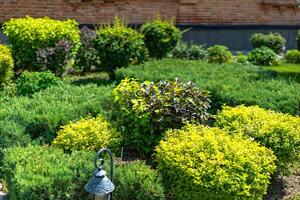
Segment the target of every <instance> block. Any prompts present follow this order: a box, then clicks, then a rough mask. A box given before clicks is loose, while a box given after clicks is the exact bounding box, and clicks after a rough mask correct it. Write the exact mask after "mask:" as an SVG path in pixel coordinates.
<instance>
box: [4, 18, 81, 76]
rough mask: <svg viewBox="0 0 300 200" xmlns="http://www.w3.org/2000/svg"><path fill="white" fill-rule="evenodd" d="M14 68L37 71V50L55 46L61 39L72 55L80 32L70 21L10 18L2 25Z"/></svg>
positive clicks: (78, 43)
mask: <svg viewBox="0 0 300 200" xmlns="http://www.w3.org/2000/svg"><path fill="white" fill-rule="evenodd" d="M3 33H4V34H5V35H6V36H7V38H8V42H9V45H10V46H11V49H12V54H13V57H14V59H15V62H16V63H15V64H16V66H17V68H26V69H28V68H29V69H32V68H33V69H37V70H39V67H40V66H36V63H37V51H38V50H40V49H42V50H45V49H46V48H49V47H55V45H56V43H57V42H59V41H61V40H68V41H69V42H70V43H71V45H72V50H71V53H72V54H73V55H76V53H77V50H78V48H79V46H80V31H79V29H78V23H77V22H76V21H74V20H70V19H68V20H66V21H59V20H53V19H50V18H48V17H44V18H31V17H29V16H27V17H25V18H16V19H10V20H9V21H7V22H5V23H4V24H3Z"/></svg>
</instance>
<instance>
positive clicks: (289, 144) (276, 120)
mask: <svg viewBox="0 0 300 200" xmlns="http://www.w3.org/2000/svg"><path fill="white" fill-rule="evenodd" d="M215 126H217V127H220V128H222V129H223V130H226V131H227V132H228V133H231V134H240V133H243V134H244V135H246V136H247V137H250V138H253V139H254V140H255V141H257V142H259V143H260V144H262V145H264V146H265V147H268V148H270V149H271V150H272V151H273V152H274V154H275V156H276V158H277V162H276V165H277V168H278V171H280V172H281V173H289V171H290V169H291V168H292V167H293V166H292V165H293V164H298V163H299V160H300V129H299V126H300V118H299V117H293V116H290V115H286V114H282V113H276V112H274V111H271V110H264V109H262V108H259V107H258V106H252V107H245V106H239V107H235V108H231V107H228V106H225V107H223V109H222V111H221V112H220V113H219V114H218V115H217V117H216V123H215Z"/></svg>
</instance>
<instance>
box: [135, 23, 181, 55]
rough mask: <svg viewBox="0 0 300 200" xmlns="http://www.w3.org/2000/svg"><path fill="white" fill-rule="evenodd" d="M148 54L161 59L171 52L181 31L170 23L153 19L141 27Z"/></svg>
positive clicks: (179, 37) (178, 39)
mask: <svg viewBox="0 0 300 200" xmlns="http://www.w3.org/2000/svg"><path fill="white" fill-rule="evenodd" d="M141 33H143V34H144V36H145V39H144V40H145V44H146V46H147V48H148V50H149V54H150V56H151V57H154V58H163V57H165V56H166V55H167V54H168V53H169V52H171V51H172V50H173V49H174V48H175V47H176V45H177V44H178V42H179V41H180V39H181V35H182V33H181V31H180V30H179V29H178V28H177V27H176V26H175V25H174V24H173V22H171V21H162V20H160V19H154V20H152V21H151V22H148V23H146V24H144V25H143V26H142V27H141Z"/></svg>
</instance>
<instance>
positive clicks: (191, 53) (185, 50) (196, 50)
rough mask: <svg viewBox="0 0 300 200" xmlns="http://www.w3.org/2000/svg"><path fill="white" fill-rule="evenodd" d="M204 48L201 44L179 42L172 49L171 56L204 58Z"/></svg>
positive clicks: (187, 58) (192, 58)
mask: <svg viewBox="0 0 300 200" xmlns="http://www.w3.org/2000/svg"><path fill="white" fill-rule="evenodd" d="M206 54H207V52H206V50H205V48H204V47H203V46H202V45H197V44H191V45H187V44H186V43H179V44H178V45H177V46H176V48H175V49H174V50H173V51H172V57H174V58H179V59H186V60H204V58H205V57H206Z"/></svg>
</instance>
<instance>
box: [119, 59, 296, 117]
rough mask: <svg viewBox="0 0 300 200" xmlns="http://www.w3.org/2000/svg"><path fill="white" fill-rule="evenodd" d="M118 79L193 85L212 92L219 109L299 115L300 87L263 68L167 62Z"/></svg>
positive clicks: (129, 71) (123, 73) (132, 70)
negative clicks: (229, 107)
mask: <svg viewBox="0 0 300 200" xmlns="http://www.w3.org/2000/svg"><path fill="white" fill-rule="evenodd" d="M116 76H117V79H118V80H120V79H122V78H124V77H134V78H138V79H139V80H141V81H143V80H152V81H157V82H158V81H160V80H172V79H174V78H175V77H178V78H179V79H180V80H181V81H193V82H194V83H195V84H196V85H197V86H198V87H199V88H200V89H206V90H208V91H211V92H212V100H213V101H212V102H213V104H215V105H213V106H214V107H215V108H218V107H220V105H221V104H223V103H226V104H228V105H240V104H246V105H259V106H261V107H263V108H269V109H272V110H275V111H279V112H284V113H290V114H293V115H299V112H300V110H299V104H300V84H298V83H294V82H290V81H286V80H276V79H275V78H274V77H273V75H272V74H269V73H268V74H267V73H266V72H265V71H263V70H262V69H261V68H260V67H256V66H246V65H245V66H244V65H237V64H223V65H218V64H208V63H205V62H202V61H183V60H176V59H165V60H162V61H151V62H147V63H145V64H143V65H140V66H135V67H130V68H127V69H119V70H117V72H116Z"/></svg>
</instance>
